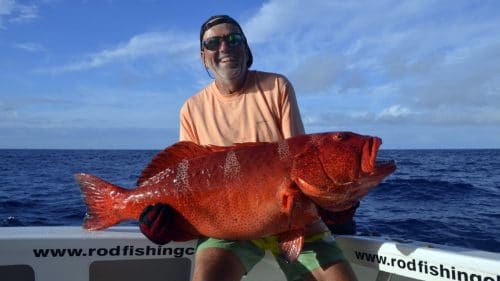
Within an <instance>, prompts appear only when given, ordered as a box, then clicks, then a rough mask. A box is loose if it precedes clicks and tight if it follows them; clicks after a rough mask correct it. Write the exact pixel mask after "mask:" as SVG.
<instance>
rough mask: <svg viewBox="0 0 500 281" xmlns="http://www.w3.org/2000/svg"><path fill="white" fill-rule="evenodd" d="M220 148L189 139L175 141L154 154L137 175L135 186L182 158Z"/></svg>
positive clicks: (175, 163) (189, 157)
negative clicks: (199, 143)
mask: <svg viewBox="0 0 500 281" xmlns="http://www.w3.org/2000/svg"><path fill="white" fill-rule="evenodd" d="M222 148H223V147H214V148H212V147H211V146H202V145H198V144H196V143H194V142H190V141H181V142H177V143H175V144H173V145H171V146H169V147H167V148H165V149H164V150H163V151H161V152H159V153H158V154H156V156H155V157H154V158H153V160H151V162H149V164H148V165H147V166H146V168H145V169H144V170H143V171H142V173H141V175H140V176H139V179H138V180H137V186H140V185H141V184H143V183H144V182H145V181H147V180H148V179H150V178H151V177H153V176H155V175H156V174H158V173H159V172H161V171H163V170H165V169H166V168H168V167H173V166H175V165H177V163H179V162H180V161H182V160H183V159H192V158H196V157H201V156H204V155H207V154H209V153H212V152H214V151H220V150H222Z"/></svg>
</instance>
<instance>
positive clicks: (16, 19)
mask: <svg viewBox="0 0 500 281" xmlns="http://www.w3.org/2000/svg"><path fill="white" fill-rule="evenodd" d="M36 18H38V7H37V6H36V5H23V4H18V3H17V2H16V1H15V0H0V28H6V25H5V22H9V23H25V22H30V21H32V20H34V19H36Z"/></svg>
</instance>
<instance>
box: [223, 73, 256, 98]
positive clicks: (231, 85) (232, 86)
mask: <svg viewBox="0 0 500 281" xmlns="http://www.w3.org/2000/svg"><path fill="white" fill-rule="evenodd" d="M247 77H248V71H247V72H245V75H244V76H243V77H241V78H239V79H237V80H231V81H221V80H217V79H216V80H215V85H216V86H217V89H219V91H220V92H221V93H222V94H224V95H231V94H234V93H238V92H241V90H242V89H243V87H244V86H245V82H246V79H247Z"/></svg>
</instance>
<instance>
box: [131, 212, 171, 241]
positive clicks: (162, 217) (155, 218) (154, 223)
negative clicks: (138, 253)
mask: <svg viewBox="0 0 500 281" xmlns="http://www.w3.org/2000/svg"><path fill="white" fill-rule="evenodd" d="M172 214H173V213H172V208H171V207H170V206H168V205H165V204H161V203H157V204H155V205H154V206H151V205H150V206H147V207H146V208H144V210H143V211H142V213H141V216H140V217H139V228H140V229H141V232H142V233H143V234H144V236H146V237H147V238H148V239H149V240H151V241H152V242H153V243H156V244H159V245H164V244H167V243H168V242H170V236H169V233H168V229H169V228H170V229H171V227H170V223H171V221H172V219H173V216H172Z"/></svg>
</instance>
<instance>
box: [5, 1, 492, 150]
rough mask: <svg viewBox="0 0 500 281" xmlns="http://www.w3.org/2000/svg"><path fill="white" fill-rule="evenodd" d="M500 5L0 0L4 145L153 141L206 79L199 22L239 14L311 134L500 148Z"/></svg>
mask: <svg viewBox="0 0 500 281" xmlns="http://www.w3.org/2000/svg"><path fill="white" fill-rule="evenodd" d="M499 13H500V2H499V1H460V0H457V1H445V0H443V1H429V0H415V1H399V0H395V1H392V0H391V1H389V0H377V1H324V0H304V1H293V0H270V1H234V0H216V1H199V0H196V1H191V0H185V1H154V0H144V1H111V0H109V1H76V0H75V1H70V0H67V1H63V0H46V1H19V0H0V73H1V75H0V148H82V149H87V148H96V149H97V148H117V149H161V148H163V147H165V146H167V145H169V144H171V143H172V142H174V141H175V140H176V139H177V136H178V122H179V120H178V111H179V109H180V107H181V105H182V103H183V102H184V101H185V100H186V99H187V98H188V97H189V96H191V95H193V94H194V93H196V92H197V91H198V90H199V89H201V88H202V87H203V86H204V85H206V84H207V83H209V82H210V78H209V77H208V75H207V73H206V71H205V69H204V68H203V67H202V64H201V61H200V58H199V42H198V40H199V27H200V25H201V24H202V22H203V21H204V20H205V19H207V18H208V17H209V16H211V15H213V14H229V15H231V16H233V17H234V18H236V19H237V20H239V21H240V23H241V25H242V27H243V29H244V31H245V34H246V36H247V38H248V40H249V44H250V48H251V49H252V52H253V54H254V64H253V66H252V68H253V69H258V70H264V71H272V72H279V73H282V74H284V75H286V76H287V77H288V78H289V79H290V81H291V82H292V84H293V85H294V87H295V89H296V92H297V98H298V101H299V106H300V109H301V113H302V117H303V120H304V123H305V127H306V131H307V132H310V133H312V132H320V131H338V130H348V131H355V132H358V133H362V134H372V135H377V136H379V137H381V138H382V139H383V141H384V145H383V148H500V17H499V16H498V15H499Z"/></svg>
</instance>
